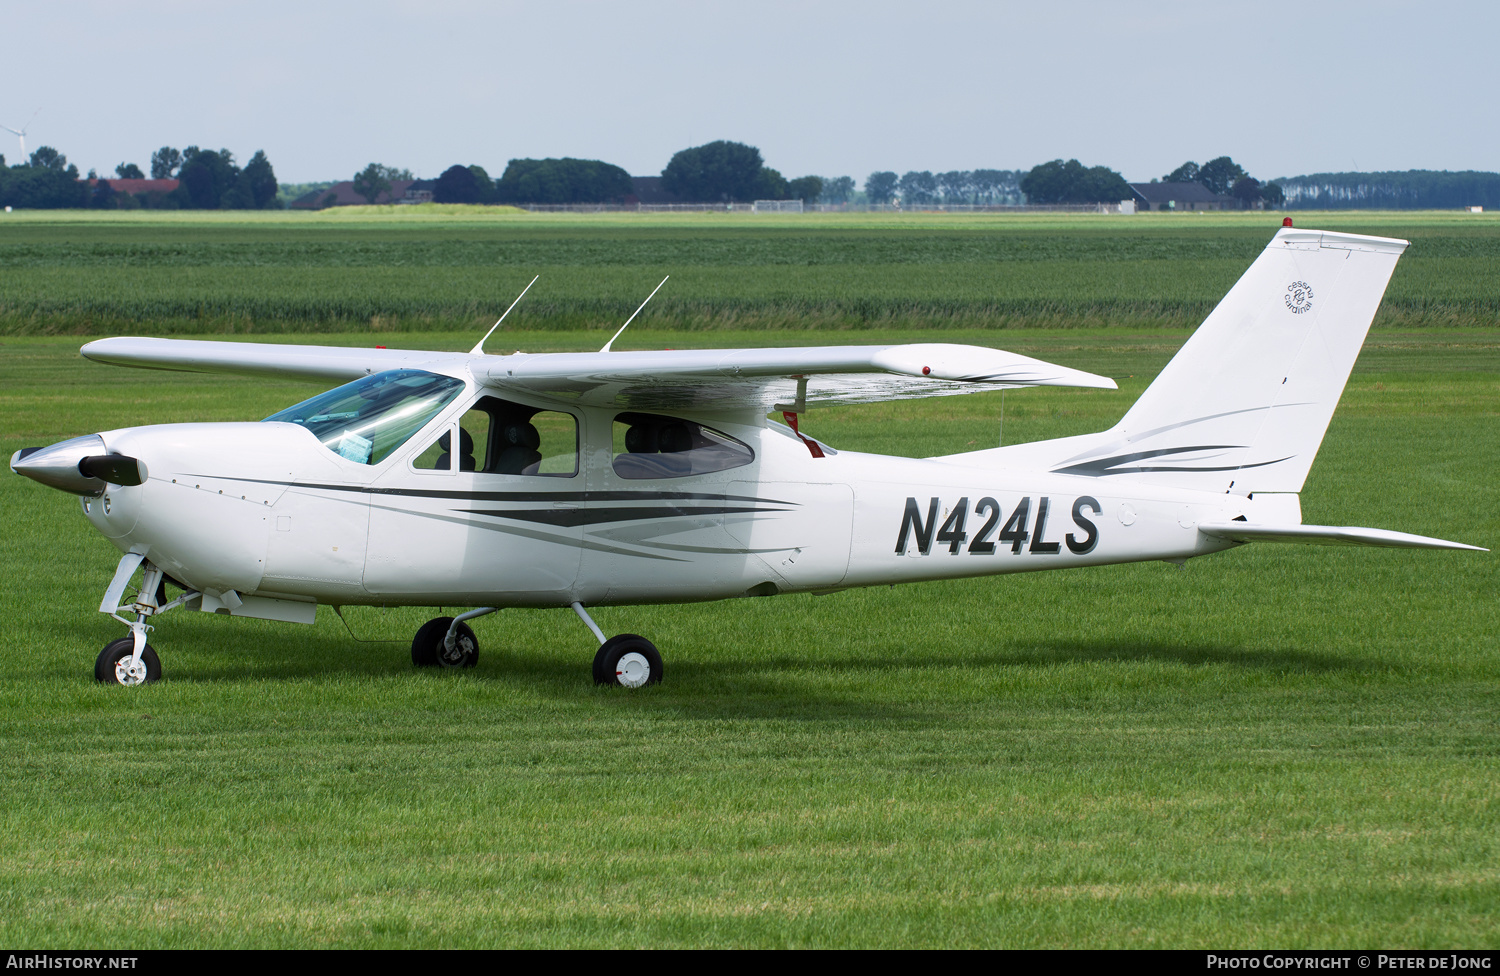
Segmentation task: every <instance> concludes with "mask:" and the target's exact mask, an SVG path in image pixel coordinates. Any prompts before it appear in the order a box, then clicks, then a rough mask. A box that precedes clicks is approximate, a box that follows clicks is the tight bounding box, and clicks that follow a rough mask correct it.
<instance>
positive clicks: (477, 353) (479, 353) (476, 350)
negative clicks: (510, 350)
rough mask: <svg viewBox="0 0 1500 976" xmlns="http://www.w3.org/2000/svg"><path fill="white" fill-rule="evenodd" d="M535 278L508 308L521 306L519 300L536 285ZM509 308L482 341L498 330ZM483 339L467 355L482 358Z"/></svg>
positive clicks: (538, 276)
mask: <svg viewBox="0 0 1500 976" xmlns="http://www.w3.org/2000/svg"><path fill="white" fill-rule="evenodd" d="M540 277H541V275H537V276H536V278H540ZM536 278H532V279H531V284H528V285H527V286H526V287H525V288H522V289H521V294H519V295H517V296H516V300H515V301H513V302H511V303H510V308H515V307H516V306H517V305H519V304H521V299H523V298H525V297H526V293H527V292H528V291H531V285H534V284H536ZM510 308H507V309H506V310H505V312H504V314H502V315H501V316H500V317H499V318H498V319H496V320H495V324H494V325H492V326H490V331H489V332H486V333H485V334H484V339H488V338H489V337H490V335H491V334H493V333H494V331H495V330H496V329H498V328H500V323H501V322H504V321H505V316H506V315H509V314H510ZM484 339H480V340H479V342H478V343H476V344H475V346H474V348H473V349H470V350H469V355H471V356H483V355H484Z"/></svg>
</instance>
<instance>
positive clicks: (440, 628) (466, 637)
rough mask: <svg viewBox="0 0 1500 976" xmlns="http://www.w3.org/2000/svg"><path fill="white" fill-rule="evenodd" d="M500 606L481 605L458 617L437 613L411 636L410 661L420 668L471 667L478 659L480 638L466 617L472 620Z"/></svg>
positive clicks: (492, 611)
mask: <svg viewBox="0 0 1500 976" xmlns="http://www.w3.org/2000/svg"><path fill="white" fill-rule="evenodd" d="M497 609H499V608H498V607H480V608H479V609H478V610H470V611H469V612H468V613H461V614H459V615H458V616H457V617H434V618H433V619H431V620H429V621H427V622H426V623H425V624H423V625H422V626H421V628H420V629H419V630H418V631H417V636H415V637H413V638H412V640H411V663H413V664H415V665H416V666H417V667H419V668H438V667H441V668H472V667H473V666H474V665H476V664H478V663H479V638H478V637H475V636H474V631H473V629H472V628H471V627H470V626H469V625H468V624H466V623H464V621H465V620H473V619H474V618H475V617H482V616H484V615H485V614H487V613H494V612H495V611H496V610H497Z"/></svg>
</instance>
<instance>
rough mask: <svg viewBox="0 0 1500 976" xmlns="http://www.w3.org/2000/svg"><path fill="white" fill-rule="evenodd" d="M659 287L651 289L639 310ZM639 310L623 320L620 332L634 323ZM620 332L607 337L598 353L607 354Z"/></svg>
mask: <svg viewBox="0 0 1500 976" xmlns="http://www.w3.org/2000/svg"><path fill="white" fill-rule="evenodd" d="M670 277H672V276H671V275H667V278H670ZM667 278H663V279H662V280H661V285H665V284H666V283H667ZM661 285H657V286H656V287H655V288H653V289H651V294H649V295H647V296H646V301H645V302H641V308H645V307H646V302H649V301H651V299H653V298H655V297H656V293H657V292H659V291H661ZM641 308H638V309H636V310H635V311H634V312H631V313H630V318H628V319H626V320H625V324H624V325H622V326H620V332H624V331H625V329H626V328H627V327H628V326H629V325H630V323H632V322H634V321H635V317H636V316H637V315H639V314H641ZM620 332H616V333H615V334H614V335H612V336H610V337H609V341H608V342H606V343H605V344H604V348H603V349H600V350H599V351H600V352H609V347H610V346H612V345H614V344H615V340H616V339H618V338H620Z"/></svg>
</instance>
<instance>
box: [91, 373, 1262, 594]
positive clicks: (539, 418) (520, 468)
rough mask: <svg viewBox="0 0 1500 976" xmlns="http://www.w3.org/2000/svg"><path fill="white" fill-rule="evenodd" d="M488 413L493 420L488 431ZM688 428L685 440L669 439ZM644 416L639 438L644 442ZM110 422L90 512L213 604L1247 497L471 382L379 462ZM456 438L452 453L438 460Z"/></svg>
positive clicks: (983, 554) (970, 539)
mask: <svg viewBox="0 0 1500 976" xmlns="http://www.w3.org/2000/svg"><path fill="white" fill-rule="evenodd" d="M486 410H487V411H489V412H488V413H485V412H484V411H486ZM513 410H520V413H519V414H517V416H522V417H525V418H526V419H525V420H523V421H522V426H526V427H529V428H530V429H531V430H532V431H533V434H531V435H527V436H533V437H534V436H537V435H535V433H534V432H535V431H536V430H537V429H539V428H540V429H541V430H542V431H543V435H544V436H545V438H547V439H549V441H550V444H535V445H531V447H532V448H539V450H533V451H532V453H533V454H535V455H537V456H538V458H540V456H541V454H542V453H543V452H544V451H545V452H550V453H549V454H548V456H547V458H546V460H545V461H537V462H533V463H531V464H530V465H529V466H528V465H524V464H520V462H519V461H517V462H515V463H512V462H509V461H506V460H505V458H506V454H505V450H512V451H514V450H516V448H506V449H501V448H500V447H498V444H499V442H500V435H501V434H502V433H509V432H512V431H513V430H514V429H519V428H517V427H515V426H514V425H512V426H504V425H505V424H508V423H509V422H510V419H511V417H512V415H511V414H510V413H507V412H506V411H513ZM527 411H539V412H536V413H534V414H532V415H528V414H527V413H526V412H527ZM278 416H279V415H278ZM476 418H478V419H477V421H476ZM622 418H623V419H622ZM315 419H319V420H321V419H323V418H322V417H321V416H320V417H318V418H315ZM533 421H534V423H533ZM478 422H482V423H483V425H485V429H484V430H480V431H478V433H477V438H478V440H481V441H486V442H487V443H484V444H480V445H478V446H475V445H474V444H473V443H472V442H474V441H475V440H476V435H475V434H474V433H472V432H471V430H470V428H471V427H475V426H476V423H478ZM653 425H655V426H653ZM674 425H675V426H674ZM679 427H680V429H681V430H686V431H690V432H691V435H692V437H693V438H694V440H692V441H691V444H692V445H696V446H689V441H686V440H684V441H683V442H682V444H681V445H676V446H675V447H674V446H672V445H669V444H668V441H670V440H671V438H672V437H673V436H678V430H679ZM502 428H503V429H502ZM637 430H642V431H645V432H646V434H648V435H651V438H652V439H651V443H650V444H648V445H647V447H648V448H649V450H646V449H644V448H642V449H641V450H637V451H632V450H631V447H632V445H631V444H630V443H629V441H630V439H631V438H632V437H634V438H636V440H640V439H641V437H640V436H638V435H637ZM658 433H659V435H660V436H659V440H660V443H657V442H656V440H657V439H658V438H656V435H657V434H658ZM100 436H101V437H102V439H103V441H104V443H105V445H106V447H107V449H108V451H109V452H111V453H114V454H121V455H128V456H130V457H133V458H138V459H140V460H141V462H142V463H143V464H144V465H145V468H146V469H147V470H148V471H149V475H148V477H146V480H145V481H144V483H142V484H140V485H138V486H133V487H122V486H114V485H111V486H108V487H107V489H106V490H105V491H104V494H103V495H102V496H101V497H97V498H84V499H83V508H84V512H85V514H86V516H87V517H88V519H89V520H90V521H91V522H92V523H93V524H94V526H95V527H96V528H98V530H99V531H100V532H101V533H102V534H104V535H105V536H106V537H107V538H109V539H110V540H111V541H112V542H113V543H114V544H115V545H116V546H118V547H119V548H120V549H121V550H122V551H132V550H134V551H137V552H145V553H146V554H147V558H149V559H150V560H151V561H152V562H153V563H154V564H155V565H157V566H159V567H160V568H161V569H162V570H163V571H165V572H166V573H167V574H168V575H169V576H171V577H172V578H173V579H175V580H177V581H178V582H180V583H182V584H183V585H185V586H188V587H191V588H193V589H197V590H200V591H202V592H203V593H205V594H206V600H205V609H213V608H215V607H217V606H218V605H219V604H218V603H217V602H216V601H218V600H220V599H221V597H222V595H223V594H231V596H229V597H227V598H224V599H226V600H227V601H228V602H229V603H230V604H231V605H234V604H235V603H236V601H237V600H239V599H244V598H247V597H260V598H269V599H270V600H273V601H276V600H281V601H290V602H292V603H310V602H316V603H329V604H334V605H358V604H371V605H439V604H442V605H460V604H473V605H488V606H536V607H555V606H568V605H570V604H572V603H574V602H579V603H582V604H584V605H589V606H595V605H606V604H624V603H655V602H686V601H697V600H715V599H722V598H728V597H736V596H747V595H751V596H754V595H773V594H777V593H786V592H799V591H829V590H836V589H842V588H847V587H856V586H870V585H876V584H893V583H906V582H914V581H919V580H933V579H944V578H953V577H965V576H982V575H992V574H999V573H1012V572H1027V571H1037V570H1044V569H1061V568H1066V567H1072V566H1087V565H1098V564H1104V563H1114V562H1128V561H1135V560H1144V559H1183V558H1187V557H1191V556H1196V555H1201V554H1204V553H1207V552H1212V551H1217V550H1219V549H1224V548H1229V547H1230V546H1232V545H1233V543H1229V542H1224V541H1222V540H1217V539H1211V538H1208V537H1206V536H1202V535H1200V534H1199V533H1198V532H1197V531H1196V525H1197V523H1198V522H1199V521H1215V522H1222V521H1225V520H1228V519H1234V518H1237V517H1241V516H1243V515H1244V514H1245V513H1246V512H1247V511H1250V510H1251V509H1252V508H1253V506H1254V505H1255V503H1254V502H1253V501H1252V500H1250V499H1247V498H1245V497H1242V496H1238V495H1225V494H1211V493H1206V492H1200V491H1191V490H1182V489H1175V490H1174V489H1163V488H1162V487H1160V486H1150V487H1146V486H1139V485H1132V483H1131V482H1129V481H1128V480H1125V479H1120V478H1110V479H1100V478H1090V477H1080V476H1074V475H1059V474H1055V473H1048V472H1046V471H1037V470H1010V469H1007V468H1005V467H1003V466H997V465H996V464H995V462H994V460H993V458H989V457H986V458H981V457H980V456H977V455H976V456H975V457H974V458H972V459H970V458H969V457H968V456H965V455H958V456H956V457H950V458H943V459H925V460H923V459H911V458H900V457H888V456H882V455H875V454H864V453H857V452H851V451H838V452H834V451H831V450H830V451H826V452H824V454H825V456H823V457H816V456H814V452H813V451H812V450H810V448H809V445H808V444H807V442H805V441H803V440H802V439H799V438H798V437H797V436H795V435H794V434H793V433H792V432H791V431H790V430H789V429H787V428H785V427H783V426H782V425H779V424H773V423H769V422H768V421H766V420H765V419H764V418H763V417H760V416H756V415H753V414H752V415H745V414H725V413H707V414H705V413H694V412H685V413H681V414H676V413H669V412H662V413H657V414H650V415H646V414H640V413H638V412H637V413H630V412H626V411H623V410H612V409H604V408H596V407H570V406H567V405H564V404H558V403H556V402H545V403H544V402H542V401H536V402H532V403H520V402H518V401H514V400H508V401H499V400H496V399H495V398H494V397H493V396H487V395H486V394H485V391H484V390H483V389H482V388H480V387H478V386H476V385H474V384H472V383H466V384H465V386H464V387H463V389H462V391H461V393H460V394H458V395H457V396H455V397H453V399H452V400H451V401H449V402H447V403H446V405H445V406H444V407H443V408H442V409H441V410H439V411H438V412H436V413H435V414H434V415H433V416H432V417H431V419H430V420H428V421H427V422H425V423H424V424H422V426H421V427H420V428H419V429H417V430H416V431H415V432H414V433H410V434H406V435H405V440H404V441H403V442H402V443H401V444H400V445H399V446H398V447H396V448H395V449H394V450H392V451H390V452H389V453H388V454H387V455H386V456H384V457H381V458H379V459H378V460H376V461H375V463H370V457H369V455H370V452H371V448H370V446H369V440H370V439H368V438H361V437H357V436H356V435H349V434H347V433H346V434H345V435H344V437H343V439H342V440H337V441H330V440H329V439H328V437H326V436H325V437H324V438H323V439H320V437H319V436H315V434H314V433H313V432H312V431H310V430H309V429H308V428H307V427H305V426H299V425H298V424H297V423H291V422H276V421H272V422H261V423H213V424H171V425H162V426H149V427H134V428H126V429H121V430H114V431H108V432H105V433H103V434H101V435H100ZM351 436H355V440H356V441H357V442H358V449H356V450H351V449H350V448H349V446H348V445H349V443H350V440H349V438H350V437H351ZM373 436H374V435H373V434H372V437H373ZM445 438H446V439H445ZM570 441H571V446H570ZM455 443H461V444H462V445H463V446H462V448H461V450H463V451H464V452H465V453H464V454H463V456H462V457H461V458H459V457H458V456H457V455H454V456H453V457H450V456H449V454H442V455H437V456H436V459H435V454H436V452H438V451H439V450H449V449H450V448H451V446H452V445H453V444H455ZM330 445H332V446H330ZM634 446H635V447H637V448H640V447H641V445H640V444H636V445H634ZM669 447H672V449H671V450H669ZM376 450H378V448H376ZM674 451H675V452H676V453H674ZM695 452H696V453H695ZM450 453H451V452H450ZM443 458H448V460H446V461H444V460H442V459H443ZM521 460H522V461H524V460H525V458H521ZM469 468H472V470H471V469H469Z"/></svg>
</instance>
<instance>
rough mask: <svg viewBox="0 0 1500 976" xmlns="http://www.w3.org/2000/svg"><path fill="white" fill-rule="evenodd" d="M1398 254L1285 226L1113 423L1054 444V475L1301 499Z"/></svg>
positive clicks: (1391, 246)
mask: <svg viewBox="0 0 1500 976" xmlns="http://www.w3.org/2000/svg"><path fill="white" fill-rule="evenodd" d="M1406 246H1407V242H1406V241H1400V240H1393V239H1391V238H1385V237H1364V236H1361V235H1358V234H1336V233H1331V232H1328V231H1317V230H1292V229H1291V228H1282V230H1281V231H1280V232H1279V233H1278V234H1277V235H1276V237H1275V238H1274V239H1273V240H1272V241H1271V243H1270V244H1269V245H1267V247H1266V249H1265V251H1263V252H1262V253H1261V255H1260V257H1258V258H1256V260H1255V263H1254V264H1252V265H1251V266H1250V269H1249V270H1248V271H1246V272H1245V274H1244V276H1243V277H1241V278H1240V280H1239V281H1238V282H1237V283H1236V284H1235V286H1234V287H1233V288H1232V289H1230V291H1229V294H1228V295H1225V296H1224V300H1223V301H1221V302H1220V303H1219V305H1218V307H1217V308H1215V309H1214V310H1213V312H1212V313H1211V314H1210V315H1209V316H1208V318H1207V319H1206V320H1204V322H1203V324H1202V325H1201V326H1199V327H1198V330H1197V331H1196V332H1194V333H1193V336H1192V338H1190V339H1189V340H1188V341H1187V343H1186V344H1184V345H1183V347H1182V349H1181V350H1179V351H1178V353H1177V355H1176V356H1175V357H1173V359H1172V361H1171V362H1170V363H1168V364H1167V367H1166V369H1164V370H1162V372H1161V375H1160V376H1158V377H1157V378H1156V380H1155V381H1154V382H1153V383H1152V384H1151V386H1150V387H1149V388H1147V390H1146V392H1145V393H1143V394H1141V398H1140V399H1139V400H1137V401H1136V402H1135V405H1134V406H1132V407H1131V408H1130V411H1129V412H1128V413H1126V414H1125V416H1124V417H1123V418H1122V419H1121V420H1120V422H1119V423H1118V424H1117V425H1116V426H1115V427H1114V428H1113V429H1112V430H1109V431H1106V432H1105V433H1103V434H1099V435H1095V436H1094V437H1090V438H1069V439H1068V440H1067V441H1065V442H1055V443H1057V444H1058V447H1059V448H1061V449H1062V450H1061V452H1060V455H1061V456H1059V455H1054V456H1053V458H1051V459H1049V460H1050V461H1051V463H1050V464H1049V467H1050V468H1051V470H1053V471H1055V472H1058V473H1068V474H1079V475H1086V476H1093V477H1100V478H1107V477H1110V476H1114V475H1119V476H1123V477H1126V478H1129V479H1131V480H1135V481H1146V482H1149V483H1155V484H1162V485H1172V486H1176V487H1182V488H1196V489H1202V490H1205V491H1221V492H1222V491H1233V492H1234V493H1235V494H1248V493H1249V492H1251V491H1257V492H1298V491H1301V490H1302V483H1303V482H1304V481H1305V480H1306V479H1307V472H1308V469H1309V468H1311V467H1312V462H1313V457H1314V456H1315V455H1316V454H1317V452H1318V447H1319V445H1320V444H1322V442H1323V434H1324V433H1325V432H1326V431H1327V430H1328V421H1329V419H1330V418H1331V417H1332V416H1333V409H1334V407H1335V406H1337V405H1338V400H1339V396H1340V395H1341V394H1342V393H1343V390H1344V384H1345V383H1347V382H1348V380H1349V372H1350V370H1352V369H1353V368H1354V360H1355V358H1356V357H1357V356H1358V355H1359V349H1360V346H1361V345H1362V344H1363V343H1364V340H1365V335H1366V333H1368V332H1369V330H1370V322H1371V320H1372V319H1373V318H1374V317H1375V310H1376V309H1377V308H1378V307H1379V305H1380V299H1381V296H1383V295H1384V294H1385V288H1386V284H1387V283H1388V282H1389V281H1390V278H1391V272H1392V271H1393V270H1394V269H1395V267H1396V259H1397V258H1399V257H1400V256H1401V252H1402V251H1403V250H1405V248H1406ZM1027 446H1028V447H1037V446H1039V445H1027ZM1038 460H1040V459H1038Z"/></svg>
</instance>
